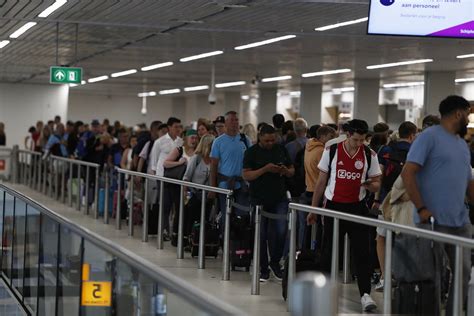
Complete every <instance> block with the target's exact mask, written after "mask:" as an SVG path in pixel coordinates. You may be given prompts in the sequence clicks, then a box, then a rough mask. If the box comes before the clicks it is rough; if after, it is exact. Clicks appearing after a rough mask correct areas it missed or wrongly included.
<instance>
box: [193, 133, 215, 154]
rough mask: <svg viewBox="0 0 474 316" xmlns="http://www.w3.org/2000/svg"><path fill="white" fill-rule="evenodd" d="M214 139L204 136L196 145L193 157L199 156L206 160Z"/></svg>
mask: <svg viewBox="0 0 474 316" xmlns="http://www.w3.org/2000/svg"><path fill="white" fill-rule="evenodd" d="M214 139H215V137H214V136H212V135H209V134H207V135H204V136H203V137H202V138H201V140H200V141H199V144H198V145H197V148H196V151H195V152H194V154H195V155H201V157H203V158H208V157H209V156H210V155H211V147H212V142H213V141H214Z"/></svg>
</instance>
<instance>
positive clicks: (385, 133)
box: [0, 96, 474, 315]
mask: <svg viewBox="0 0 474 316" xmlns="http://www.w3.org/2000/svg"><path fill="white" fill-rule="evenodd" d="M470 110H471V107H470V104H469V102H468V101H466V100H465V99H464V98H462V97H459V96H449V97H447V98H446V99H445V100H443V101H442V102H441V104H440V106H439V114H440V116H437V115H429V116H427V117H425V118H424V120H423V122H422V124H421V125H422V126H421V128H418V127H417V125H415V124H414V123H412V122H408V121H407V122H403V123H401V124H400V125H399V126H398V129H397V130H396V131H391V130H390V127H389V125H387V124H385V123H378V124H376V125H375V126H373V127H372V128H370V127H369V126H368V124H367V122H365V121H364V120H361V119H353V120H351V121H348V122H345V123H341V124H339V125H335V124H317V125H309V124H308V122H307V121H306V120H305V119H304V118H296V119H295V120H286V121H285V117H284V116H283V115H282V114H275V115H274V116H273V120H272V122H271V124H270V123H264V122H262V123H259V124H258V126H257V128H256V127H255V126H253V125H252V124H246V125H244V126H241V125H240V122H239V117H238V114H237V113H236V112H233V111H230V112H228V113H226V114H225V115H223V116H219V117H217V118H216V119H215V120H214V121H208V120H206V119H199V120H198V122H197V124H196V123H195V124H194V125H193V126H194V128H193V126H183V125H184V124H183V123H182V122H181V120H180V119H179V118H175V117H170V118H169V119H168V120H167V121H166V122H161V121H154V122H152V123H151V124H150V126H149V128H147V126H146V125H145V124H140V125H137V126H134V127H132V128H130V127H126V126H123V125H122V124H121V123H120V122H118V121H116V122H115V123H114V124H113V125H111V124H110V121H109V120H108V119H105V120H104V121H103V122H102V123H101V122H99V121H98V120H92V122H90V124H87V123H84V122H81V121H77V122H72V121H68V122H66V123H65V124H64V123H62V122H61V118H60V117H59V116H57V117H56V118H55V119H54V120H51V121H48V122H46V124H44V123H43V122H42V121H38V122H37V123H36V125H35V126H32V127H30V128H29V130H28V136H27V137H26V138H25V142H24V146H25V148H26V149H29V150H35V151H41V152H43V153H44V155H45V156H46V155H49V154H52V155H57V156H63V157H68V158H72V159H80V160H84V161H88V162H94V163H98V164H99V165H109V166H111V167H112V166H115V167H120V168H123V169H128V170H135V171H138V172H144V173H148V174H153V175H158V176H165V177H173V178H176V179H184V180H185V181H189V182H193V183H197V184H204V185H210V186H214V187H219V188H224V189H231V190H233V199H234V201H235V202H236V203H237V204H236V205H240V206H252V207H253V206H256V205H261V206H262V207H263V209H264V210H265V211H266V212H268V213H273V214H287V213H288V203H289V201H290V200H292V201H295V202H299V203H302V204H307V205H312V206H319V207H324V208H328V209H332V210H337V211H341V212H347V213H350V214H355V215H361V216H368V217H372V218H378V219H380V220H384V221H390V222H394V223H399V224H403V225H409V226H418V227H424V228H427V229H434V230H436V231H439V232H444V233H448V234H451V235H456V236H461V237H467V238H471V234H472V232H471V223H470V217H469V209H468V208H467V207H466V205H468V203H467V201H472V202H473V203H472V204H474V182H473V181H472V179H473V176H472V172H471V164H472V162H473V161H474V159H473V156H474V155H472V154H471V153H473V151H474V141H473V142H471V144H470V146H469V145H468V142H469V141H470V140H466V136H468V135H467V134H468V130H467V125H468V115H469V113H470ZM318 123H319V122H318ZM2 135H3V136H2ZM2 138H3V139H4V138H5V133H4V131H3V124H1V125H0V141H1V139H2ZM159 191H160V186H159V185H157V183H154V182H153V181H149V188H148V192H149V201H150V218H154V217H153V216H157V215H156V212H157V209H158V196H159V193H160V192H159ZM179 194H180V190H179V187H178V186H176V185H166V186H164V192H163V203H164V205H163V210H164V214H165V221H164V227H163V228H164V238H165V240H171V241H172V243H173V244H174V245H176V233H177V225H178V224H177V223H178V219H177V217H178V215H177V213H178V212H177V210H178V209H179V201H180V196H179ZM200 199H201V193H200V192H199V190H196V189H192V188H189V193H188V194H187V200H188V202H189V204H193V203H191V202H190V201H192V200H199V201H200ZM207 199H208V200H209V201H216V203H208V204H213V207H214V209H215V210H216V212H217V213H219V211H220V213H223V212H225V210H226V207H229V205H228V204H227V203H228V201H227V200H226V197H225V196H224V195H216V194H214V193H212V192H211V193H209V194H208V196H207ZM198 204H199V203H198ZM231 207H232V214H236V215H239V216H245V212H243V211H242V208H241V207H238V208H237V207H234V205H231ZM189 212H191V211H189ZM192 212H194V213H193V214H187V215H186V214H185V216H189V217H190V218H199V216H197V217H196V213H195V212H200V207H198V210H197V211H196V210H194V211H192ZM431 219H434V226H433V225H427V223H429V222H430V221H431ZM214 220H215V222H216V223H217V224H218V225H220V226H221V227H222V226H223V220H224V216H221V215H220V214H217V216H216V217H215V219H214ZM152 221H153V220H152ZM155 222H156V221H155ZM309 225H316V244H315V248H316V251H319V252H320V254H321V270H323V271H325V272H329V271H330V269H331V253H332V237H333V232H332V229H333V219H332V218H331V217H324V218H323V217H320V216H316V215H314V214H310V215H307V214H306V213H303V212H300V213H299V214H298V234H297V243H298V244H297V245H298V246H297V247H298V248H299V249H302V248H304V247H307V242H306V239H307V238H308V237H307V236H308V235H309V234H308V230H310V226H309ZM186 226H187V227H188V228H186V229H185V230H189V229H190V228H189V227H191V225H189V224H186ZM287 226H288V225H287V224H286V221H285V220H283V219H276V218H275V219H270V218H266V217H262V222H261V239H260V240H261V247H260V249H261V259H260V260H261V261H260V281H261V282H266V281H268V280H269V279H270V278H271V277H273V278H275V279H277V280H281V279H282V278H283V273H284V271H283V269H282V265H281V262H282V259H284V257H285V256H287V253H288V232H287ZM149 233H150V234H156V227H155V228H153V227H150V229H149ZM340 233H341V236H344V234H345V233H347V234H348V236H349V238H350V241H351V247H352V249H353V251H352V257H353V262H354V268H355V270H354V274H355V277H356V279H357V284H358V289H359V294H360V298H361V305H362V310H363V311H371V310H374V309H376V308H377V305H376V303H375V301H374V300H373V299H372V297H371V290H372V288H373V289H374V290H375V291H383V287H384V279H386V278H392V277H395V278H396V277H397V276H396V275H391V274H392V273H391V272H388V271H384V269H383V268H384V266H385V258H384V254H385V247H386V244H385V237H386V231H385V230H384V229H381V228H378V229H375V228H374V229H372V228H369V227H368V226H366V225H362V224H356V223H352V222H344V221H342V222H341V224H340ZM340 240H341V239H340ZM442 248H443V250H445V254H446V256H447V258H448V262H449V264H448V269H450V271H454V269H455V267H454V257H455V252H454V248H453V247H452V246H448V245H444V246H442ZM438 261H439V260H437V266H436V276H433V279H436V280H438V281H437V282H438V283H436V284H437V286H435V289H436V290H434V291H435V292H433V295H436V298H438V300H437V301H436V302H438V303H441V302H443V298H442V297H443V295H446V297H447V300H446V304H447V315H450V313H451V310H452V302H453V300H452V299H453V298H452V293H453V291H452V290H450V289H449V286H448V289H446V290H445V291H444V292H443V286H442V285H440V283H441V282H442V280H441V278H442V277H441V276H440V274H443V269H444V267H442V266H440V265H439V262H438ZM470 268H471V256H470V251H469V250H468V249H465V253H464V256H463V280H462V282H463V294H464V300H465V297H466V295H467V286H468V281H469V278H470ZM451 284H452V282H451ZM434 305H436V304H434ZM440 309H441V307H440V306H437V307H436V310H435V313H436V314H438V313H439V310H440Z"/></svg>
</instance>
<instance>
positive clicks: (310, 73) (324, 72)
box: [301, 68, 352, 78]
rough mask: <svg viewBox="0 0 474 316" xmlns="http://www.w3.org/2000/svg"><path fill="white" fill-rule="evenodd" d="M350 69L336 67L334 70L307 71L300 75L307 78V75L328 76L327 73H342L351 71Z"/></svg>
mask: <svg viewBox="0 0 474 316" xmlns="http://www.w3.org/2000/svg"><path fill="white" fill-rule="evenodd" d="M351 71H352V70H350V69H348V68H344V69H336V70H326V71H318V72H309V73H305V74H302V75H301V77H303V78H309V77H319V76H328V75H336V74H342V73H346V72H351Z"/></svg>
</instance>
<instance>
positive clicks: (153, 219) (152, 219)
mask: <svg viewBox="0 0 474 316" xmlns="http://www.w3.org/2000/svg"><path fill="white" fill-rule="evenodd" d="M159 209H160V205H159V204H158V203H155V204H153V206H152V207H149V208H148V235H156V234H158V214H159Z"/></svg>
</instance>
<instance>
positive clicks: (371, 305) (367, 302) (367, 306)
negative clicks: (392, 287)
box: [360, 293, 377, 312]
mask: <svg viewBox="0 0 474 316" xmlns="http://www.w3.org/2000/svg"><path fill="white" fill-rule="evenodd" d="M360 303H361V304H362V311H364V312H371V311H373V310H375V309H377V304H376V303H375V301H374V300H373V299H372V297H370V295H369V294H367V293H364V296H362V297H361V298H360Z"/></svg>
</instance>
